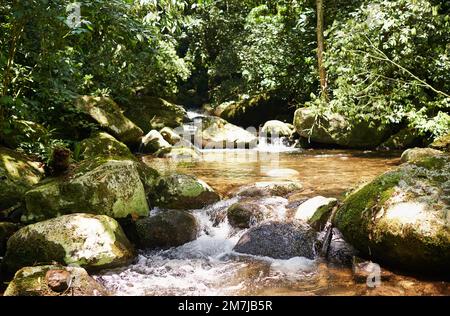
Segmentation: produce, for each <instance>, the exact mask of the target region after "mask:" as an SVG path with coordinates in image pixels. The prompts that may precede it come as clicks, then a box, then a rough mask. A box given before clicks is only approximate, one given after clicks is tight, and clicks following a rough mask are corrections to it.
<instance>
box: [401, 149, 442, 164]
mask: <svg viewBox="0 0 450 316" xmlns="http://www.w3.org/2000/svg"><path fill="white" fill-rule="evenodd" d="M441 154H442V152H441V151H439V150H436V149H432V148H410V149H407V150H405V151H404V152H403V153H402V156H401V158H400V160H401V162H415V161H420V160H422V159H424V158H430V157H434V156H439V155H441Z"/></svg>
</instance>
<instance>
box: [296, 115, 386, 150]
mask: <svg viewBox="0 0 450 316" xmlns="http://www.w3.org/2000/svg"><path fill="white" fill-rule="evenodd" d="M294 126H295V129H296V131H297V133H298V134H299V135H300V136H302V137H304V138H308V139H310V140H311V141H312V142H314V143H319V144H325V145H338V146H342V147H347V148H373V147H376V146H377V145H379V144H381V143H382V142H383V141H384V140H385V139H386V138H387V137H389V134H390V128H389V127H387V126H382V125H379V124H374V125H373V126H371V125H370V124H369V123H366V122H361V123H356V124H352V123H351V122H350V121H348V120H347V119H346V118H345V117H343V116H342V115H340V114H332V115H330V116H329V117H326V118H321V119H320V121H316V115H315V113H314V112H313V111H312V110H311V109H309V108H302V109H298V110H297V111H296V112H295V117H294Z"/></svg>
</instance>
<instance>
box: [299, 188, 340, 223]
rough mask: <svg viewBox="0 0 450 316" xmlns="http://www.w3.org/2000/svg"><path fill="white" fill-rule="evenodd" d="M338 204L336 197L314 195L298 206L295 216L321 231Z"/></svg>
mask: <svg viewBox="0 0 450 316" xmlns="http://www.w3.org/2000/svg"><path fill="white" fill-rule="evenodd" d="M336 204H337V200H336V199H335V198H326V197H323V196H316V197H313V198H311V199H309V200H307V201H306V202H304V203H302V204H301V205H300V206H299V207H298V208H297V211H296V212H295V218H296V219H300V220H303V221H305V222H307V223H308V224H309V225H311V227H313V228H314V229H316V230H319V231H320V230H322V228H323V227H324V226H325V224H326V222H327V220H328V218H329V217H330V214H331V211H332V209H333V207H334V206H335V205H336Z"/></svg>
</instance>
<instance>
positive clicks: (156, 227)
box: [136, 210, 198, 248]
mask: <svg viewBox="0 0 450 316" xmlns="http://www.w3.org/2000/svg"><path fill="white" fill-rule="evenodd" d="M136 232H137V238H138V244H139V246H140V247H142V248H170V247H177V246H181V245H183V244H185V243H187V242H190V241H192V240H195V239H196V238H197V233H198V224H197V220H196V219H195V217H194V216H193V215H192V214H190V213H188V212H186V211H179V210H169V211H162V212H160V213H158V214H156V215H155V216H151V217H147V218H144V219H139V220H138V221H137V222H136Z"/></svg>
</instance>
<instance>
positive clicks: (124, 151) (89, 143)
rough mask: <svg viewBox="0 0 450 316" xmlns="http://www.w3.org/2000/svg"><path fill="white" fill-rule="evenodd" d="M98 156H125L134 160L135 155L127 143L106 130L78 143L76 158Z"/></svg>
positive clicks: (82, 158)
mask: <svg viewBox="0 0 450 316" xmlns="http://www.w3.org/2000/svg"><path fill="white" fill-rule="evenodd" d="M97 157H105V158H107V157H124V158H127V159H131V160H134V159H135V157H134V155H133V154H132V153H131V151H130V149H128V147H127V145H125V144H124V143H122V142H119V141H118V140H117V139H115V138H114V137H113V136H111V135H109V134H108V133H105V132H97V133H95V134H93V135H92V136H91V137H89V138H86V139H84V140H83V141H81V142H80V143H78V144H77V146H76V150H75V159H77V160H84V159H94V158H97Z"/></svg>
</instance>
